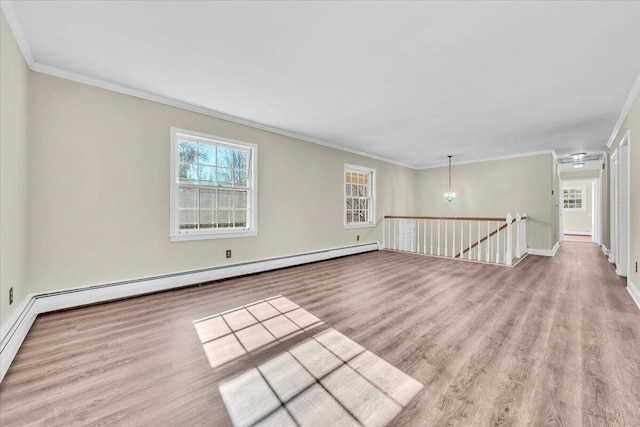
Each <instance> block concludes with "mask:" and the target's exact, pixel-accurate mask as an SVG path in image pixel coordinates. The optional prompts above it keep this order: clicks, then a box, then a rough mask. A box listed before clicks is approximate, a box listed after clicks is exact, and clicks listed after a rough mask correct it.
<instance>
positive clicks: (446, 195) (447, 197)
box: [444, 156, 456, 203]
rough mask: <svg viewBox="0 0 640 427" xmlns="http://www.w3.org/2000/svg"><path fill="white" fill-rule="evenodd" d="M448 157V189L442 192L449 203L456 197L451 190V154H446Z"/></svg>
mask: <svg viewBox="0 0 640 427" xmlns="http://www.w3.org/2000/svg"><path fill="white" fill-rule="evenodd" d="M448 157H449V191H447V192H446V193H444V200H445V201H447V202H449V203H451V202H453V201H454V200H455V199H456V193H454V192H453V191H451V157H452V156H448Z"/></svg>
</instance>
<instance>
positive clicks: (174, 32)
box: [3, 1, 640, 167]
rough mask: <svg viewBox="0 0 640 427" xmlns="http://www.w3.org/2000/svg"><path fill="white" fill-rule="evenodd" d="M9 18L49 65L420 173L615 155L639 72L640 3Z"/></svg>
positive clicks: (118, 8) (31, 13) (86, 12)
mask: <svg viewBox="0 0 640 427" xmlns="http://www.w3.org/2000/svg"><path fill="white" fill-rule="evenodd" d="M8 8H11V9H12V10H13V12H14V15H13V16H12V18H14V19H13V21H14V22H12V28H13V29H14V31H15V29H16V25H15V24H16V22H15V21H16V19H15V18H17V22H19V25H20V26H21V31H22V36H18V37H19V38H21V37H22V38H23V39H24V40H25V41H26V44H27V45H28V46H29V47H30V50H31V52H32V55H33V59H34V60H35V62H36V63H39V64H42V65H45V66H51V67H56V68H59V69H63V70H68V71H72V72H75V73H79V74H81V75H84V76H88V77H92V78H96V79H101V80H105V81H108V82H113V83H117V84H120V85H124V86H127V87H130V88H134V89H138V90H141V91H146V92H149V93H151V94H156V95H161V96H164V97H167V98H171V99H175V100H178V101H181V102H185V103H189V104H192V105H195V106H198V107H203V108H206V109H210V110H214V111H216V112H220V113H224V114H227V115H231V116H234V117H237V118H240V119H245V120H249V121H252V122H256V123H260V124H264V125H268V126H271V127H275V128H279V129H283V130H287V131H290V132H294V133H297V134H299V135H303V136H306V137H309V138H311V139H317V140H321V141H325V142H329V143H332V144H336V145H339V146H342V147H346V148H348V149H351V150H359V151H362V152H366V153H369V154H373V155H375V156H380V157H383V158H387V159H391V160H393V161H396V162H399V163H403V164H407V165H410V166H414V167H428V166H433V165H440V164H445V163H446V156H447V155H448V154H452V155H453V156H454V164H455V162H456V161H459V162H462V161H472V160H477V159H483V158H491V157H499V156H507V155H517V154H521V153H527V152H535V151H540V150H549V149H556V150H557V151H558V153H559V154H560V155H562V154H564V153H569V152H573V151H602V150H604V149H605V148H606V143H607V140H608V138H609V136H610V134H611V132H612V130H613V128H614V126H615V124H616V121H617V119H618V116H619V114H620V111H621V109H622V107H623V104H624V103H625V100H626V98H627V96H628V94H629V91H630V90H631V88H632V86H633V83H634V80H635V78H636V76H637V75H638V73H639V72H640V54H639V53H640V2H613V1H607V2H568V3H560V2H510V3H507V2H495V3H480V2H468V3H459V2H456V3H446V2H423V3H419V2H414V3H400V2H371V3H369V2H350V3H345V2H277V3H276V2H222V3H220V2H216V3H214V2H203V1H200V2H186V1H157V2H151V1H139V2H131V1H129V2H117V1H102V2H93V1H76V2H62V1H29V2H26V1H25V2H11V3H9V4H8V5H7V4H5V5H3V9H8ZM6 15H7V17H8V18H9V17H10V16H9V15H10V14H8V13H7V14H6ZM23 47H24V46H23Z"/></svg>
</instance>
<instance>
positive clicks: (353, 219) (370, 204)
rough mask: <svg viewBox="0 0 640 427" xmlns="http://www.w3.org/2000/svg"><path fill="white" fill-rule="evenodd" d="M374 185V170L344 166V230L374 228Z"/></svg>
mask: <svg viewBox="0 0 640 427" xmlns="http://www.w3.org/2000/svg"><path fill="white" fill-rule="evenodd" d="M375 184H376V171H375V169H369V168H365V167H361V166H354V165H347V164H345V165H344V226H345V228H350V227H373V226H375V217H376V214H375V212H376V209H375V208H376V185H375Z"/></svg>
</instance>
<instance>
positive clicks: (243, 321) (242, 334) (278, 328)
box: [194, 295, 323, 368]
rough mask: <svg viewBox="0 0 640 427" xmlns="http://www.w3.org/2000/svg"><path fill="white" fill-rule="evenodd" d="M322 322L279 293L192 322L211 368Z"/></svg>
mask: <svg viewBox="0 0 640 427" xmlns="http://www.w3.org/2000/svg"><path fill="white" fill-rule="evenodd" d="M322 324H323V323H322V322H321V321H320V319H318V318H317V317H315V316H314V315H313V314H311V313H309V312H308V311H306V310H304V309H302V308H300V307H298V305H296V304H295V303H293V302H291V301H290V300H288V299H287V298H285V297H282V296H279V295H278V296H275V297H272V298H268V299H266V300H261V301H257V302H254V303H251V304H247V305H245V306H242V307H238V308H235V309H233V310H229V311H225V312H223V313H218V314H215V315H213V316H210V317H206V318H204V319H200V320H196V321H194V326H195V328H196V331H197V333H198V337H199V338H200V342H201V343H202V346H203V348H204V351H205V353H206V355H207V359H208V360H209V364H210V365H211V367H212V368H217V367H220V366H222V365H224V364H226V363H229V362H232V361H234V360H236V359H238V358H239V357H242V356H244V355H245V354H247V353H249V352H253V351H256V350H259V349H261V348H264V347H266V346H268V345H270V344H273V343H276V342H281V341H283V340H284V339H287V338H289V337H291V336H293V335H295V334H298V333H300V332H303V331H306V330H309V329H312V328H315V327H317V326H320V325H322Z"/></svg>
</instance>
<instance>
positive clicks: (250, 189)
mask: <svg viewBox="0 0 640 427" xmlns="http://www.w3.org/2000/svg"><path fill="white" fill-rule="evenodd" d="M257 151H258V149H257V146H256V145H255V144H250V143H247V142H241V141H234V140H230V139H226V138H221V137H217V136H213V135H206V134H203V133H198V132H192V131H188V130H184V129H178V128H171V240H172V241H180V240H196V239H215V238H223V237H243V236H255V235H256V234H257V231H258V228H257V209H256V208H257V206H256V201H257V194H256V177H257V172H256V166H257V154H258V153H257Z"/></svg>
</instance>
